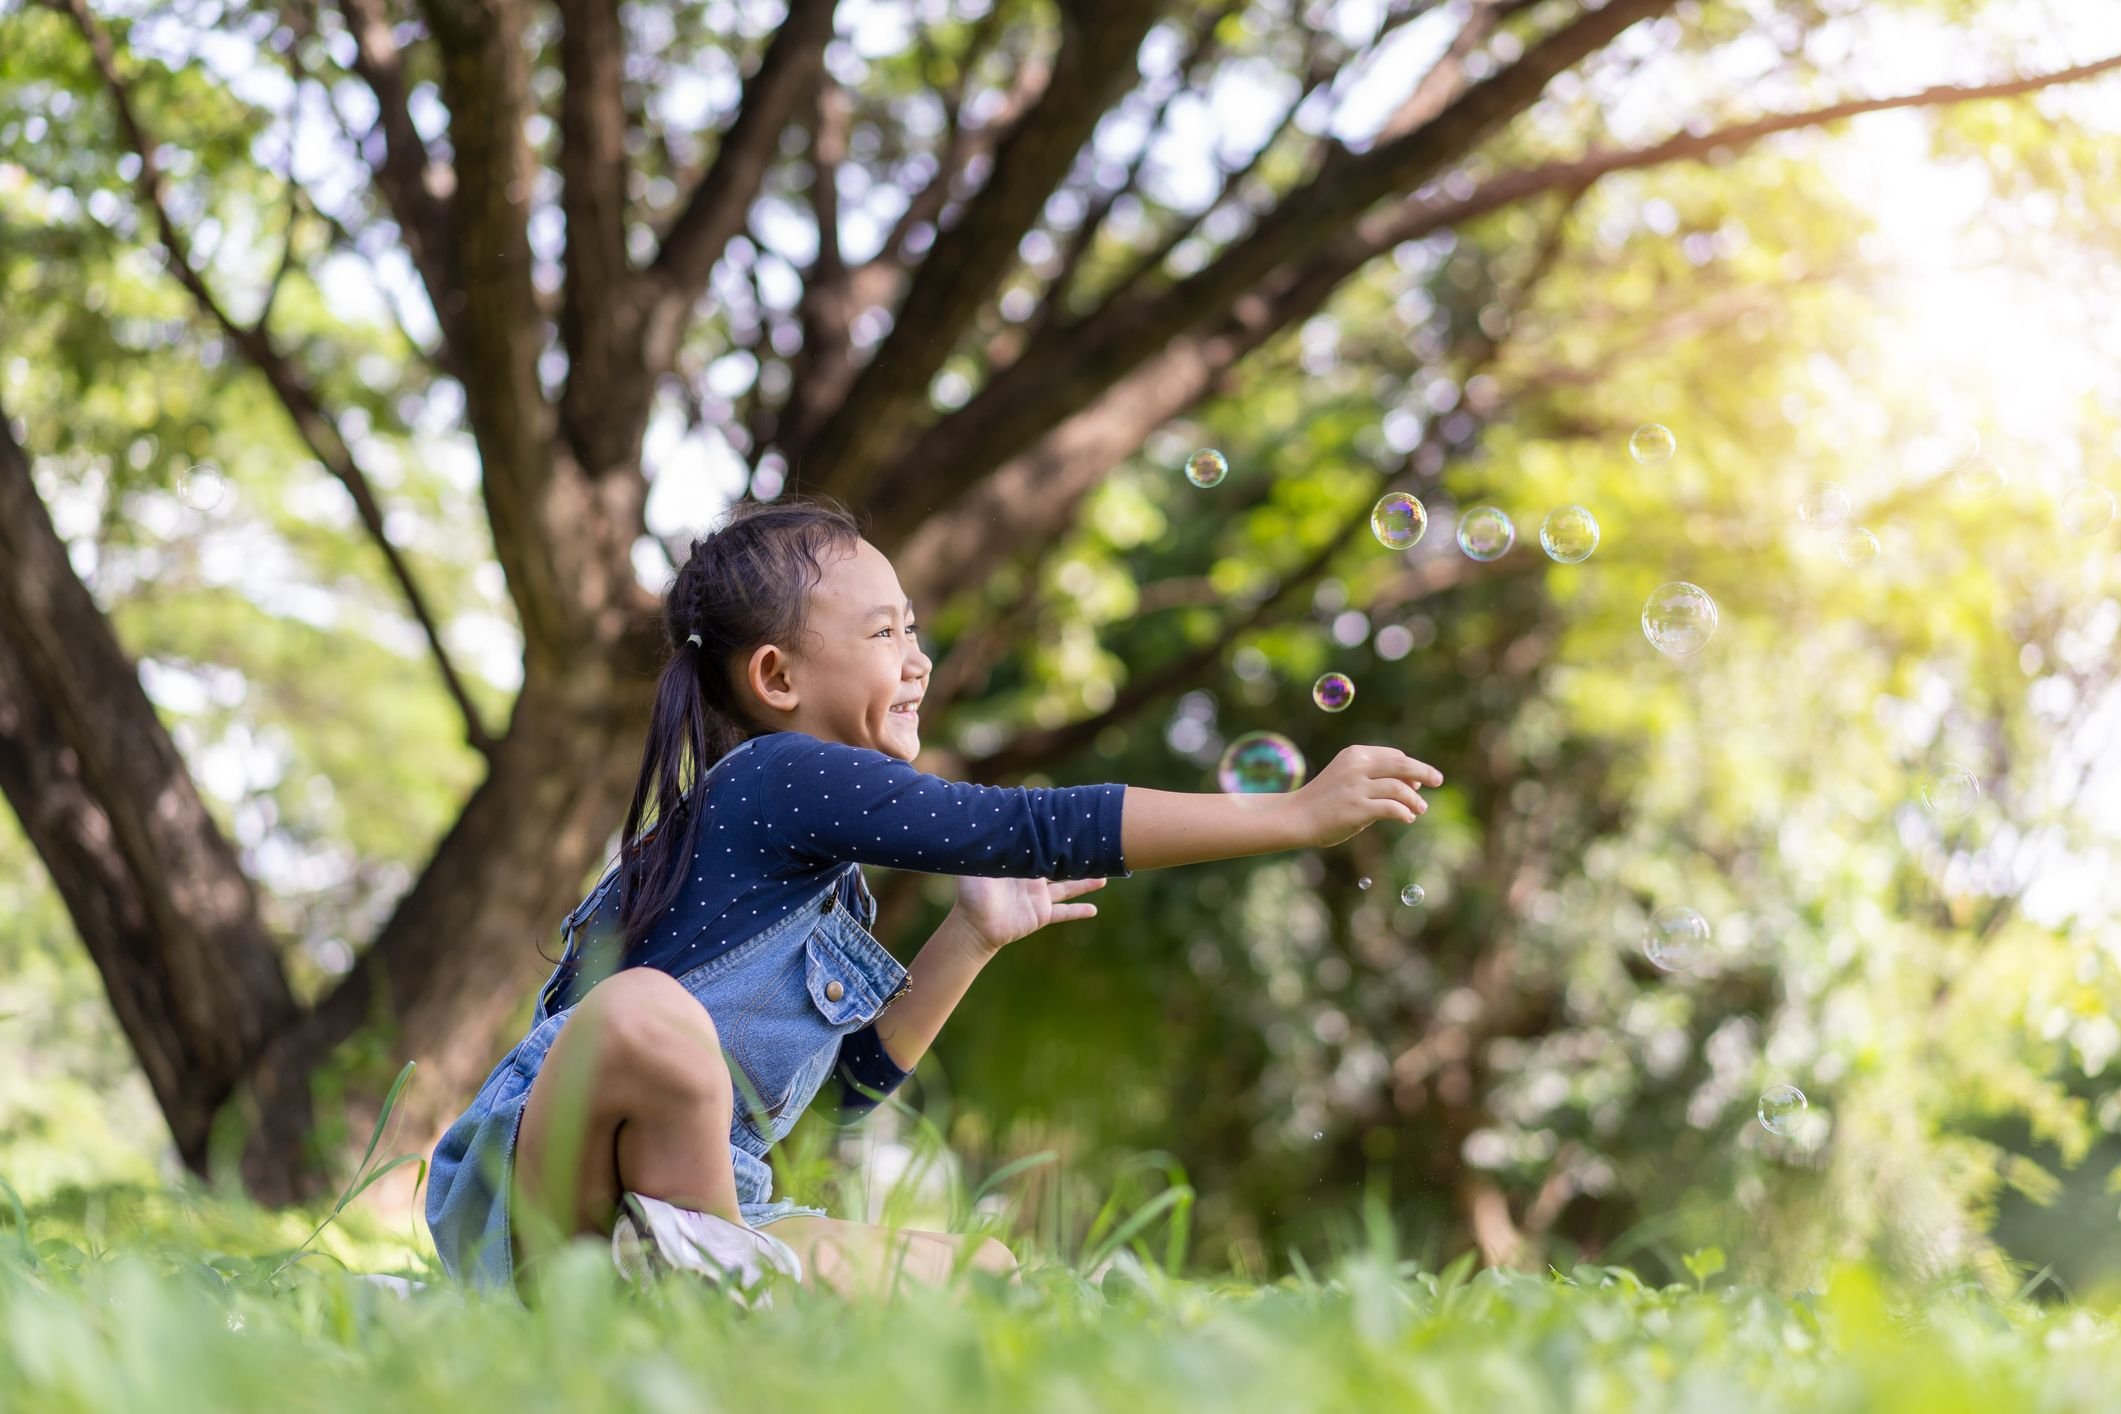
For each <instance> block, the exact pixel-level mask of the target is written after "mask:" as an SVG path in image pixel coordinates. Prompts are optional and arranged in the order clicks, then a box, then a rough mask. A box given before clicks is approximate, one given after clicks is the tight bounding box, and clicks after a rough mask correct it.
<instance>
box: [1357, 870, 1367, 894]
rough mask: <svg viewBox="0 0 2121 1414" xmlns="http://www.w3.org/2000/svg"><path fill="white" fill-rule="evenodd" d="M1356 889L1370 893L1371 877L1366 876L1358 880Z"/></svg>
mask: <svg viewBox="0 0 2121 1414" xmlns="http://www.w3.org/2000/svg"><path fill="white" fill-rule="evenodd" d="M1355 887H1356V888H1358V889H1361V890H1362V891H1363V892H1364V893H1368V892H1369V891H1370V876H1369V875H1368V874H1365V875H1363V876H1362V877H1361V878H1360V879H1357V880H1356V881H1355Z"/></svg>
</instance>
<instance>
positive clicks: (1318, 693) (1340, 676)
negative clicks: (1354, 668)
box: [1311, 673, 1355, 712]
mask: <svg viewBox="0 0 2121 1414" xmlns="http://www.w3.org/2000/svg"><path fill="white" fill-rule="evenodd" d="M1311 700H1312V701H1313V702H1316V703H1317V704H1318V705H1319V708H1320V710H1322V711H1326V712H1345V711H1347V710H1348V704H1349V703H1351V702H1353V701H1354V700H1355V684H1354V683H1353V682H1352V681H1350V679H1349V677H1348V675H1347V674H1346V673H1327V674H1326V675H1325V676H1324V677H1322V678H1320V679H1319V680H1318V681H1317V682H1314V683H1312V684H1311Z"/></svg>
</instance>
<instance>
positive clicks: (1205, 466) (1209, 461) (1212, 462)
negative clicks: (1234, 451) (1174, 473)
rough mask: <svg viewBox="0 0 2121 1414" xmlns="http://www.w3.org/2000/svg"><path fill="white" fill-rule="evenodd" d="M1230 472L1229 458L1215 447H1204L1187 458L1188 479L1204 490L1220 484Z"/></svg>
mask: <svg viewBox="0 0 2121 1414" xmlns="http://www.w3.org/2000/svg"><path fill="white" fill-rule="evenodd" d="M1229 474H1230V462H1229V459H1228V458H1227V457H1225V456H1224V455H1223V454H1222V453H1221V452H1218V451H1216V450H1215V449H1214V448H1213V447H1203V448H1201V449H1200V450H1199V451H1197V452H1195V453H1194V454H1193V455H1192V456H1190V457H1187V458H1186V480H1188V481H1190V482H1192V483H1193V484H1194V485H1195V486H1198V487H1201V488H1202V489H1203V490H1205V489H1206V488H1208V487H1210V486H1216V485H1220V484H1221V482H1222V479H1223V478H1224V477H1226V476H1228V475H1229Z"/></svg>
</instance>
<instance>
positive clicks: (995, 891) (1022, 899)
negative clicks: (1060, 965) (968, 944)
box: [951, 874, 1105, 956]
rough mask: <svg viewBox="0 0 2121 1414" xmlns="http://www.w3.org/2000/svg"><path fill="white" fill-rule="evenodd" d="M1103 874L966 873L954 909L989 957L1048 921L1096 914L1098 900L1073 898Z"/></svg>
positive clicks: (1099, 884) (1093, 886) (1098, 885)
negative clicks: (1003, 875) (1094, 876)
mask: <svg viewBox="0 0 2121 1414" xmlns="http://www.w3.org/2000/svg"><path fill="white" fill-rule="evenodd" d="M1104 886H1105V881H1104V880H1103V879H1068V880H1061V881H1055V880H1052V879H985V878H980V877H979V876H977V875H970V874H967V875H963V876H960V877H959V878H958V881H957V907H956V908H955V909H953V910H951V911H952V912H953V913H955V914H956V915H957V918H958V921H959V922H960V923H962V924H964V926H965V927H966V929H967V930H969V931H970V933H971V935H972V937H973V939H974V940H975V942H976V943H977V945H978V946H979V947H980V948H982V949H983V950H984V951H985V952H986V953H987V954H988V955H989V956H991V955H993V954H994V953H997V952H999V951H1001V950H1002V949H1003V948H1004V947H1006V946H1008V945H1009V944H1010V943H1013V942H1015V941H1016V940H1017V939H1018V938H1021V937H1025V936H1027V935H1028V934H1031V933H1036V932H1037V931H1038V930H1039V929H1041V928H1043V927H1045V926H1046V925H1047V924H1048V923H1068V922H1072V921H1073V920H1075V919H1078V918H1095V917H1097V905H1096V904H1094V903H1070V902H1069V901H1068V900H1070V899H1073V898H1079V897H1081V896H1082V895H1084V894H1087V893H1089V892H1090V891H1091V890H1093V889H1101V888H1103V887H1104Z"/></svg>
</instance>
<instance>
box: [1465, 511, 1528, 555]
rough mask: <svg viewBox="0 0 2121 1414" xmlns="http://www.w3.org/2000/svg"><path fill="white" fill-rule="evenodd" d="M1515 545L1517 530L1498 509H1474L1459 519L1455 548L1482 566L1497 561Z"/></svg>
mask: <svg viewBox="0 0 2121 1414" xmlns="http://www.w3.org/2000/svg"><path fill="white" fill-rule="evenodd" d="M1516 543H1517V527H1516V526H1514V525H1512V524H1510V518H1509V517H1508V516H1506V515H1504V514H1503V512H1502V508H1501V507H1500V506H1475V507H1473V509H1472V510H1470V511H1467V512H1466V513H1465V514H1464V515H1462V516H1460V517H1459V518H1458V548H1459V549H1461V550H1463V551H1465V552H1466V556H1467V558H1468V559H1474V560H1479V561H1480V562H1482V563H1483V564H1485V563H1487V562H1488V561H1490V560H1499V559H1501V558H1502V557H1503V556H1504V555H1507V554H1509V553H1510V547H1511V546H1512V545H1515V544H1516Z"/></svg>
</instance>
